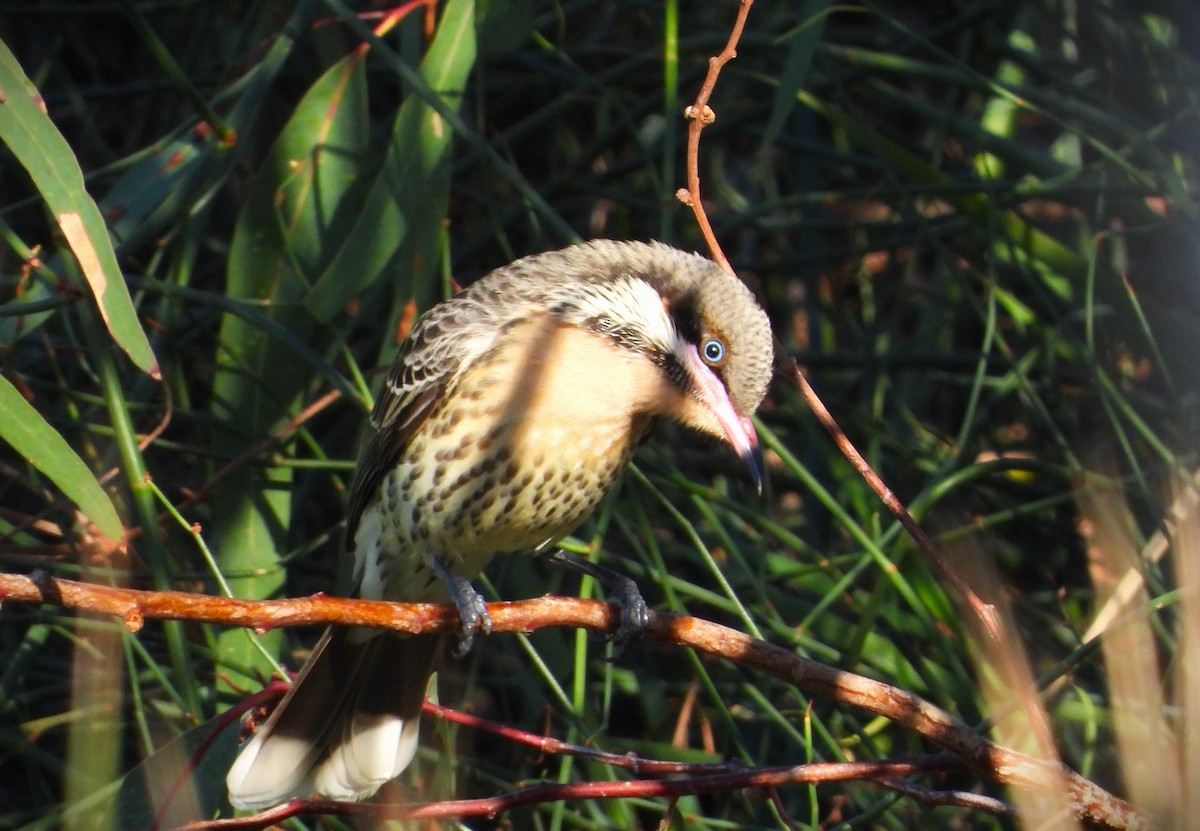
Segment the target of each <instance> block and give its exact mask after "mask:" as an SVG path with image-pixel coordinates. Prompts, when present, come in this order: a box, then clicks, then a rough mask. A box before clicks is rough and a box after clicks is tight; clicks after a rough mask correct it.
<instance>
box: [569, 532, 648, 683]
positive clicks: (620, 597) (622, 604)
mask: <svg viewBox="0 0 1200 831" xmlns="http://www.w3.org/2000/svg"><path fill="white" fill-rule="evenodd" d="M549 557H550V560H551V562H555V563H559V564H561V565H565V566H567V567H568V568H571V569H574V570H575V571H579V572H582V573H584V574H587V575H590V576H591V577H593V578H595V579H596V581H597V582H599V583H600V585H602V586H604V588H606V589H608V590H609V595H608V601H609V602H610V603H614V604H616V606H617V610H618V613H619V614H620V622H619V623H618V624H617V631H616V632H613V633H610V634H607V635H605V637H606V639H607V640H608V641H609V642H610V643H611V644H612V647H613V651H612V655H611V656H610V658H609V660H612V661H615V660H616V659H617V658H620V657H621V656H622V655H623V654H625V650H626V649H628V648H629V647H630V646H631V645H632V644H634V643H636V642H637V641H638V640H639V639H640V638H641V637H642V634H643V633H644V632H645V631H646V627H647V626H649V625H650V615H651V612H650V606H649V604H648V603H646V600H645V598H643V597H642V593H641V591H640V590H639V589H638V586H637V583H636V582H634V580H633V578H632V577H628V576H626V575H624V574H621V573H620V572H619V571H614V570H613V569H611V568H608V567H606V566H602V565H600V564H599V563H593V562H592V561H591V560H587V559H585V558H583V557H580V556H579V555H578V554H572V553H570V552H569V551H563V550H561V549H560V550H558V551H555V552H553V553H552V554H550V555H549Z"/></svg>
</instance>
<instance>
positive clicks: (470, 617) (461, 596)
mask: <svg viewBox="0 0 1200 831" xmlns="http://www.w3.org/2000/svg"><path fill="white" fill-rule="evenodd" d="M429 559H430V564H431V565H432V566H433V571H434V573H435V574H437V576H438V579H439V580H441V581H442V584H443V585H444V586H445V587H446V589H447V590H448V591H449V592H450V600H451V602H452V603H454V608H455V609H457V610H458V619H459V621H460V623H461V628H460V629H459V631H458V646H457V647H456V648H455V650H454V657H456V658H462V657H463V656H465V655H466V654H467V653H468V652H470V651H471V646H472V645H473V644H474V643H475V635H476V634H477V633H479V632H482V633H483V634H485V635H490V634H492V616H491V615H489V614H488V610H487V601H486V600H484V599H483V595H481V594H480V593H479V592H477V591H475V587H474V586H472V585H471V581H470V580H468V579H467V578H465V577H460V576H459V575H457V574H455V573H454V572H452V571H451V570H450V567H449V566H448V565H446V561H445V560H444V559H443V558H441V557H430V558H429Z"/></svg>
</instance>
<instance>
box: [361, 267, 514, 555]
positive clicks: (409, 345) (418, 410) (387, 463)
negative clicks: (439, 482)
mask: <svg viewBox="0 0 1200 831" xmlns="http://www.w3.org/2000/svg"><path fill="white" fill-rule="evenodd" d="M473 294H474V293H473V292H472V291H471V290H470V289H468V291H466V292H463V293H462V294H459V295H457V296H456V297H454V298H451V299H450V300H447V301H444V302H442V303H440V304H438V305H437V306H434V307H433V308H432V309H430V310H429V311H428V312H427V313H426V314H425V315H424V316H423V317H422V318H421V320H420V321H418V323H417V325H416V326H414V327H413V330H412V332H411V333H410V334H409V336H408V338H407V339H406V340H405V341H404V343H403V344H402V345H401V347H400V352H399V353H398V354H397V355H396V359H395V361H394V362H393V363H392V367H391V369H390V370H389V372H388V376H387V380H386V382H385V383H384V385H383V388H382V389H381V390H380V392H379V397H378V398H377V399H376V401H375V406H374V408H373V409H372V410H371V429H370V431H369V436H368V438H367V440H366V442H365V444H364V446H363V447H362V450H361V452H360V453H359V461H358V468H357V469H356V470H355V472H354V480H353V482H352V483H351V485H350V496H349V504H348V510H347V515H346V547H347V549H348V550H352V549H353V547H354V534H355V532H356V531H357V529H358V523H359V520H360V518H361V517H362V512H363V511H364V510H365V509H366V507H367V504H368V503H369V502H370V501H371V499H372V497H373V496H374V495H375V492H376V491H377V490H378V488H379V485H380V482H382V481H383V478H384V477H385V476H386V475H387V473H388V471H390V470H391V469H392V468H393V467H395V465H396V462H397V460H398V459H399V457H400V454H401V453H402V452H403V450H404V447H405V445H407V444H408V442H409V440H410V439H411V438H412V437H413V435H414V434H415V433H416V432H417V430H419V429H420V428H421V425H422V424H424V423H425V420H426V419H427V418H428V417H429V415H430V414H431V413H432V412H433V411H434V410H435V409H436V408H437V406H438V404H439V403H440V402H441V401H442V399H443V398H444V397H445V395H446V394H447V392H448V390H449V389H450V387H451V385H452V383H453V381H454V378H455V377H456V376H457V374H458V371H459V369H460V368H462V367H466V366H469V365H470V364H471V363H473V362H474V361H475V360H477V359H478V358H479V356H480V355H482V354H483V353H484V352H486V351H487V350H488V349H489V348H491V346H492V345H493V343H494V342H495V340H496V338H497V336H498V335H499V332H500V329H501V327H500V326H499V322H498V320H497V319H496V316H495V315H493V314H490V313H489V312H490V311H491V310H490V309H487V308H485V307H482V306H481V304H480V303H479V300H478V298H477V297H475V296H473Z"/></svg>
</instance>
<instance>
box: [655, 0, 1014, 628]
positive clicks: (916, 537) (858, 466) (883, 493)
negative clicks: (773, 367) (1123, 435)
mask: <svg viewBox="0 0 1200 831" xmlns="http://www.w3.org/2000/svg"><path fill="white" fill-rule="evenodd" d="M753 3H754V0H741V5H740V6H739V7H738V15H737V19H736V20H735V21H734V23H733V30H732V31H731V32H730V33H729V40H728V41H726V43H725V48H724V49H722V50H721V53H720V54H719V55H715V56H713V57H711V58H709V59H708V74H707V75H705V77H704V83H703V84H702V85H701V86H700V92H699V94H697V95H696V100H695V101H693V102H692V103H691V104H690V105H689V106H688V107H687V108H686V109H685V110H684V111H683V114H684V117H685V118H687V119H688V120H689V124H688V145H687V187H686V188H680V189H679V190H677V191H675V198H677V199H678V200H679V201H680V202H682V203H683V204H685V205H687V206H688V207H690V208H691V209H692V213H693V214H695V216H696V224H697V225H699V226H700V232H701V233H702V234H703V235H704V239H705V241H706V242H707V243H708V248H709V250H710V251H711V252H712V257H713V260H714V261H715V262H716V263H717V265H719V266H721V268H723V269H725V270H726V271H728V272H729V273H730V274H734V273H735V272H734V270H733V266H732V265H730V264H729V259H728V258H727V257H726V256H725V252H724V251H722V250H721V245H720V243H718V242H717V237H716V235H715V234H714V233H713V229H712V224H711V223H710V222H709V221H708V213H707V212H706V211H705V210H704V203H703V201H702V200H701V196H700V133H701V132H703V130H704V128H705V127H707V126H708V125H709V124H712V123H713V122H714V121H716V120H717V114H716V113H715V112H714V111H713V109H712V107H710V106H709V103H708V102H709V99H710V98H711V97H712V93H713V88H714V87H715V86H716V84H717V78H718V77H719V76H720V75H721V69H722V68H723V67H724V66H725V64H727V63H729V62H730V61H731V60H733V59H734V58H735V57H737V45H738V41H740V40H741V38H742V31H743V29H745V27H746V18H747V17H748V16H749V14H750V6H751V5H752V4H753ZM775 354H776V356H777V358H778V361H779V363H780V370H781V374H783V375H786V376H789V377H791V378H792V379H793V380H794V382H795V384H796V387H797V389H799V390H800V394H801V395H802V396H803V397H804V400H805V401H806V402H808V406H809V407H810V408H811V409H812V411H813V414H814V415H816V417H817V420H818V421H819V422H821V425H822V426H823V427H824V428H825V429H826V430H827V431H828V432H829V434H830V435H831V436H832V437H833V441H834V443H835V444H836V445H837V446H838V449H839V450H840V451H841V452H842V455H843V456H845V457H846V458H847V459H848V460H849V461H850V464H852V465H853V466H854V469H855V470H857V471H858V473H859V475H860V476H862V477H863V479H864V480H865V481H866V483H867V485H868V486H870V488H871V490H873V491H875V494H876V496H878V497H879V499H880V500H881V501H882V502H883V504H884V505H885V506H886V507H887V509H888V510H889V511H891V513H892V516H894V517H895V518H896V520H897V521H898V522H899V523H900V525H901V526H903V527H904V529H905V530H906V531H907V532H908V533H909V536H911V537H912V539H913V541H914V542H915V543H916V544H917V547H918V548H920V549H921V551H923V552H924V553H925V556H926V557H927V558H928V559H929V561H930V562H931V563H933V566H934V568H935V569H936V570H937V572H938V573H939V574H940V575H941V577H942V579H943V580H945V581H946V583H948V584H949V585H950V587H951V588H952V589H953V590H954V591H955V592H956V593H957V594H958V595H959V597H961V598H962V600H963V602H964V603H966V604H967V606H968V607H970V609H971V611H972V612H973V613H974V614H975V616H976V617H978V618H979V621H980V623H981V624H982V626H983V628H984V631H986V632H987V634H988V637H989V638H991V640H992V641H993V642H995V643H1002V642H1003V640H1004V637H1003V635H1002V633H1001V630H1000V626H999V622H998V621H997V620H996V613H995V609H994V608H993V607H992V606H991V605H990V604H988V603H985V602H984V601H983V599H982V598H980V597H979V595H978V594H976V593H975V590H974V589H972V588H971V586H970V585H969V584H968V583H967V581H966V580H964V579H963V578H962V576H961V575H959V574H958V572H957V571H955V569H954V567H953V566H952V565H951V563H950V560H949V558H948V557H946V555H945V554H944V553H943V552H942V550H941V549H939V548H938V547H937V544H936V543H934V541H933V540H932V539H931V538H930V536H929V535H928V534H927V533H925V529H923V528H922V527H921V526H920V525H918V524H917V521H916V520H915V519H913V517H912V514H910V513H909V512H908V508H906V507H905V506H904V503H903V502H901V501H900V499H899V497H897V496H896V494H894V493H893V492H892V489H891V488H889V487H888V486H887V485H886V484H885V483H884V481H883V480H882V479H881V478H880V477H879V474H877V473H876V472H875V471H874V469H872V467H871V465H870V463H868V462H867V460H866V459H865V458H863V455H862V454H861V453H859V452H858V448H856V447H855V446H854V443H853V442H851V441H850V438H849V436H847V435H846V434H845V432H843V431H842V428H841V427H839V426H838V423H837V422H836V421H835V420H834V418H833V416H832V415H831V414H830V412H829V410H828V409H827V408H826V407H825V405H824V404H823V403H822V402H821V399H820V397H819V396H818V395H817V393H816V390H814V389H813V388H812V386H811V385H810V384H809V383H808V379H806V378H805V377H804V373H803V372H801V371H800V367H799V365H797V363H796V360H795V359H794V358H793V357H792V356H791V355H789V354H787V352H785V351H784V349H783V346H782V345H781V344H780V343H779V339H778V338H776V339H775Z"/></svg>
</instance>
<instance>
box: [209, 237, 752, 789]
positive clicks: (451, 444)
mask: <svg viewBox="0 0 1200 831" xmlns="http://www.w3.org/2000/svg"><path fill="white" fill-rule="evenodd" d="M771 363H772V338H771V333H770V327H769V325H768V322H767V317H766V315H765V314H764V313H763V311H762V310H761V309H760V308H759V306H758V305H757V304H756V303H755V301H754V298H753V296H752V294H751V293H750V291H749V290H748V289H747V288H746V287H745V286H744V285H743V284H742V283H741V282H740V281H738V280H737V279H736V278H734V277H733V276H731V275H729V274H727V273H726V272H724V271H723V270H722V269H720V268H719V267H718V266H716V265H715V264H714V263H712V262H711V261H709V260H707V259H705V258H703V257H700V256H698V255H695V254H686V253H684V252H682V251H678V250H676V249H674V248H671V247H669V246H666V245H662V244H660V243H633V242H628V243H623V242H612V241H607V240H597V241H594V242H591V243H585V244H581V245H576V246H572V247H570V248H566V249H563V250H561V251H554V252H548V253H545V254H539V255H534V256H530V257H525V258H523V259H520V260H517V261H516V262H514V263H512V264H510V265H508V266H504V267H502V268H499V269H496V270H495V271H493V272H491V273H490V274H488V275H486V276H485V277H483V278H482V279H480V280H478V281H477V282H475V283H474V284H472V285H471V286H470V287H469V288H467V289H466V290H464V291H463V292H461V293H459V294H458V295H456V296H454V297H453V298H451V299H449V300H446V301H443V302H442V303H439V304H438V305H436V306H434V307H433V308H432V309H430V310H429V311H428V312H427V313H426V314H425V315H424V316H422V318H421V319H420V320H419V321H418V322H417V324H416V325H415V326H414V327H413V330H412V332H411V333H410V335H409V337H408V338H407V339H406V341H405V343H404V345H403V346H402V348H401V350H400V354H399V355H398V356H397V358H396V360H395V363H394V364H393V366H392V368H391V371H390V373H389V375H388V378H387V381H386V383H385V384H384V386H383V389H382V390H381V393H380V396H379V399H378V401H377V402H376V405H375V408H374V409H373V411H372V414H371V430H370V432H369V436H368V438H367V440H366V443H365V445H364V448H363V451H362V453H361V456H360V460H359V464H358V468H357V471H356V473H355V477H354V480H353V483H352V485H351V488H350V498H349V507H348V518H347V529H346V549H347V553H348V554H349V555H351V556H353V558H354V580H355V585H356V586H357V589H356V594H357V596H359V597H363V598H369V599H381V600H392V601H408V602H419V601H429V602H446V601H452V602H454V603H455V605H456V606H457V607H458V609H459V614H460V617H461V618H462V620H463V631H464V643H465V644H469V642H470V636H471V634H472V633H473V632H474V631H476V630H480V631H485V632H486V631H487V630H488V628H489V627H490V620H489V619H488V618H487V612H486V608H485V606H484V604H483V601H482V600H481V599H480V598H479V596H478V595H477V594H475V593H474V591H473V589H471V588H470V583H469V581H470V580H471V579H473V578H474V577H475V576H477V575H478V574H479V572H480V571H481V570H482V569H483V568H484V567H485V566H486V565H487V563H488V561H489V560H491V559H492V558H493V557H495V556H497V555H505V554H513V553H533V554H536V553H541V552H545V551H548V550H550V549H552V548H553V546H554V545H555V543H556V542H558V540H560V539H561V538H562V537H564V536H565V535H567V534H569V533H570V532H571V531H573V530H574V529H575V528H577V527H578V526H579V525H580V524H581V523H582V522H583V521H584V520H586V519H587V517H588V516H589V515H590V514H591V512H592V511H593V510H594V509H595V508H596V506H597V505H598V504H599V502H600V501H601V500H602V499H603V498H604V495H605V494H606V493H607V492H608V491H609V489H610V488H611V487H612V485H613V483H614V482H615V481H616V479H617V477H618V476H619V475H620V473H621V471H622V470H623V469H624V467H625V465H626V463H627V462H628V461H629V458H630V456H631V455H632V453H633V451H634V449H635V448H636V446H637V444H638V442H639V441H640V440H641V438H642V437H643V436H644V435H645V434H646V432H647V431H648V430H649V428H650V426H651V425H652V423H653V422H654V420H655V419H657V418H660V417H666V418H670V419H673V420H675V421H678V422H680V423H682V424H684V425H685V426H688V427H691V428H693V429H695V430H698V431H700V432H702V433H707V434H709V435H712V436H715V437H717V438H720V439H722V440H724V441H725V442H726V443H727V444H729V445H730V446H731V447H732V448H733V449H734V450H735V451H736V452H737V453H738V454H739V455H741V456H742V457H743V458H745V459H746V460H747V462H749V463H750V464H751V466H752V469H754V457H753V451H754V448H755V445H756V438H755V433H754V428H753V426H752V425H751V423H750V420H749V419H750V416H751V415H752V414H753V412H754V411H755V409H757V407H758V405H759V403H760V402H761V400H762V398H763V396H764V395H765V393H766V387H767V384H768V381H769V380H770V375H771ZM438 640H439V637H438V636H414V637H405V636H400V635H396V634H393V633H382V632H379V631H375V630H368V629H361V628H352V627H351V628H331V629H330V630H329V631H327V632H326V633H325V635H324V636H323V637H322V639H321V640H320V642H319V643H318V644H317V647H316V648H315V649H314V651H313V653H312V655H311V657H310V658H309V660H308V662H307V663H306V664H305V666H304V668H303V669H302V670H301V672H300V674H299V675H298V677H297V678H296V681H295V683H294V684H293V685H292V688H291V689H290V690H289V692H288V694H287V695H286V696H285V698H284V700H283V701H282V702H281V703H280V705H279V706H278V707H277V708H276V710H275V712H274V713H273V714H272V715H271V717H270V718H269V719H268V720H267V722H266V724H265V725H263V727H262V728H260V729H259V730H258V732H257V733H256V734H255V735H254V737H253V738H252V739H251V740H250V741H249V742H248V743H247V744H246V746H245V747H244V748H243V749H242V751H241V753H240V755H239V756H238V758H237V759H236V760H235V762H234V764H233V767H232V768H231V769H230V772H229V775H228V777H227V784H228V788H229V795H230V800H231V801H232V803H233V804H234V805H235V806H237V807H240V808H246V809H254V808H261V807H265V806H269V805H274V804H277V803H279V802H282V801H284V800H285V799H287V798H289V797H291V796H294V795H297V794H304V793H308V792H312V791H316V792H319V793H321V794H324V795H326V796H328V797H330V798H333V799H364V798H366V797H368V796H370V795H372V794H374V793H375V791H376V790H378V788H379V787H380V786H381V785H382V784H383V783H384V782H386V781H388V780H389V779H392V778H393V777H395V776H397V775H398V774H399V773H400V772H401V771H402V770H403V769H404V768H405V767H406V766H407V765H408V764H409V762H410V761H411V760H412V757H413V754H414V753H415V752H416V747H417V724H418V717H419V714H420V709H421V704H422V701H423V698H424V693H425V686H426V683H427V680H428V677H429V674H430V671H431V664H432V660H433V657H434V654H435V652H436V645H437V643H438Z"/></svg>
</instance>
